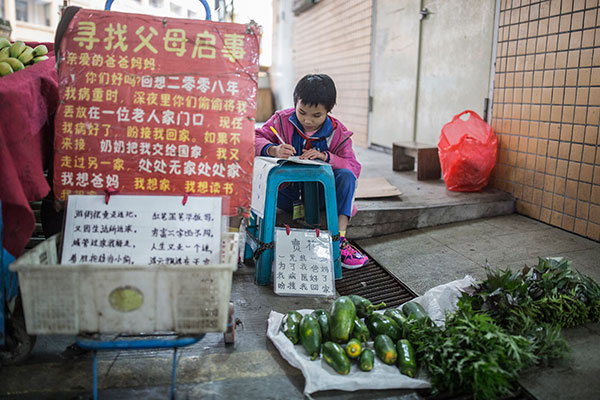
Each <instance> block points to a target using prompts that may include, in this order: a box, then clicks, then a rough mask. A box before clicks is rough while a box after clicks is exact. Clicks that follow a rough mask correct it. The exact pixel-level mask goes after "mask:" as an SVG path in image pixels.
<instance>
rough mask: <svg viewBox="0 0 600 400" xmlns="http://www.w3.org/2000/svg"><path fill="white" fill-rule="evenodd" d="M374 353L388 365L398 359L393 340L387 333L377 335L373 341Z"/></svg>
mask: <svg viewBox="0 0 600 400" xmlns="http://www.w3.org/2000/svg"><path fill="white" fill-rule="evenodd" d="M374 347H375V354H377V357H379V359H380V360H381V361H383V362H384V363H385V364H388V365H394V363H395V362H396V360H397V359H398V352H397V351H396V346H394V342H393V341H392V339H390V337H389V336H388V335H377V336H375V341H374Z"/></svg>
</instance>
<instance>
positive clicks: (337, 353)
mask: <svg viewBox="0 0 600 400" xmlns="http://www.w3.org/2000/svg"><path fill="white" fill-rule="evenodd" d="M323 359H324V360H325V362H326V363H327V364H328V365H329V366H330V367H331V368H333V369H334V370H335V372H337V373H338V374H341V375H348V373H349V372H350V360H349V359H348V356H347V355H346V353H345V352H344V349H343V348H342V346H340V345H339V344H337V343H334V342H325V343H323Z"/></svg>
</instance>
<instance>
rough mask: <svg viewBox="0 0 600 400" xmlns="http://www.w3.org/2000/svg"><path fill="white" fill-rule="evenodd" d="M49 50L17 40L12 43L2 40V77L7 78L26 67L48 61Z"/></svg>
mask: <svg viewBox="0 0 600 400" xmlns="http://www.w3.org/2000/svg"><path fill="white" fill-rule="evenodd" d="M47 54H48V48H47V47H46V46H45V45H43V44H40V45H38V46H36V47H35V48H32V47H31V46H27V45H26V44H25V42H23V41H21V40H17V41H16V42H14V43H11V42H10V41H9V40H8V39H6V38H0V76H6V75H9V74H12V73H13V72H17V71H20V70H22V69H24V68H26V67H29V66H31V65H34V64H37V63H39V62H40V61H45V60H48V59H49V58H50V57H48V56H47Z"/></svg>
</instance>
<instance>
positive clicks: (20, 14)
mask: <svg viewBox="0 0 600 400" xmlns="http://www.w3.org/2000/svg"><path fill="white" fill-rule="evenodd" d="M15 11H16V14H17V21H25V22H27V21H29V15H28V4H27V2H26V1H24V0H16V1H15Z"/></svg>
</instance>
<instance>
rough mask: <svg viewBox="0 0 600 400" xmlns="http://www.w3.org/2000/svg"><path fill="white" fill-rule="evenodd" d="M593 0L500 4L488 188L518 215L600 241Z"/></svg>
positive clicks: (597, 21)
mask: <svg viewBox="0 0 600 400" xmlns="http://www.w3.org/2000/svg"><path fill="white" fill-rule="evenodd" d="M598 3H599V1H598V0H546V1H534V0H502V3H501V11H500V24H499V31H498V48H497V57H496V75H495V79H494V99H493V110H492V127H493V128H494V132H496V135H497V137H498V145H499V152H498V164H497V166H496V168H495V169H494V171H493V173H492V179H491V183H492V185H494V186H495V187H497V188H499V189H502V190H505V191H508V192H511V193H512V194H513V195H514V196H515V198H516V199H517V211H518V212H519V213H521V214H525V215H528V216H530V217H533V218H535V219H538V220H541V221H543V222H546V223H548V224H551V225H554V226H557V227H560V228H563V229H565V230H568V231H571V232H575V233H577V234H580V235H582V236H586V237H589V238H591V239H594V240H600V150H598V145H599V144H600V143H599V139H598V136H599V135H598V123H599V118H600V10H599V4H598Z"/></svg>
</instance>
